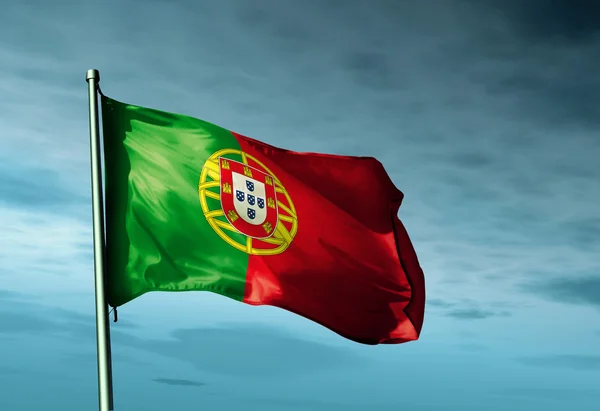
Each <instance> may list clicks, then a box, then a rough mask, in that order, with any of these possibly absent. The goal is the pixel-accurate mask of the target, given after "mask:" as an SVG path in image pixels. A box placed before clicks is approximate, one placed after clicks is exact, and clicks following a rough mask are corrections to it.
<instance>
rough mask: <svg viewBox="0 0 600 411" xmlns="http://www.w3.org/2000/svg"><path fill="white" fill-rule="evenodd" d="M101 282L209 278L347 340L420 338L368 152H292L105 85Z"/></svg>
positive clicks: (118, 298) (418, 289)
mask: <svg viewBox="0 0 600 411" xmlns="http://www.w3.org/2000/svg"><path fill="white" fill-rule="evenodd" d="M102 124H103V135H104V158H105V160H104V164H105V167H104V168H105V187H106V188H105V197H106V205H105V213H106V275H107V285H106V287H107V288H106V292H107V297H108V302H109V304H110V305H111V306H112V307H118V306H121V305H123V304H125V303H127V302H129V301H131V300H133V299H134V298H136V297H139V296H141V295H142V294H144V293H146V292H149V291H211V292H214V293H218V294H221V295H224V296H227V297H230V298H232V299H234V300H238V301H242V302H244V303H247V304H251V305H271V306H276V307H280V308H283V309H286V310H289V311H291V312H294V313H296V314H298V315H301V316H304V317H305V318H308V319H310V320H312V321H315V322H317V323H319V324H321V325H323V326H325V327H327V328H329V329H330V330H332V331H334V332H336V333H338V334H339V335H341V336H343V337H345V338H348V339H350V340H353V341H356V342H360V343H365V344H379V343H402V342H406V341H411V340H416V339H417V338H418V337H419V333H420V331H421V325H422V323H423V312H424V306H425V284H424V278H423V272H422V270H421V268H420V266H419V262H418V260H417V257H416V255H415V251H414V249H413V246H412V244H411V242H410V240H409V237H408V235H407V233H406V231H405V229H404V227H403V225H402V223H401V222H400V220H399V219H398V217H397V212H398V208H399V206H400V203H401V201H402V198H403V194H402V193H401V192H400V191H399V190H398V189H397V188H396V187H395V186H394V185H393V183H392V181H391V180H390V178H389V177H388V175H387V173H386V172H385V170H384V168H383V166H382V165H381V163H379V162H378V161H377V160H375V159H374V158H370V157H346V156H335V155H326V154H311V153H297V152H293V151H288V150H283V149H280V148H276V147H273V146H270V145H268V144H264V143H261V142H259V141H256V140H253V139H250V138H248V137H244V136H242V135H240V134H237V133H234V132H232V131H229V130H226V129H223V128H221V127H218V126H216V125H213V124H210V123H207V122H205V121H202V120H198V119H195V118H191V117H188V116H183V115H179V114H172V113H166V112H161V111H157V110H152V109H148V108H143V107H138V106H133V105H129V104H124V103H120V102H118V101H115V100H113V99H110V98H108V97H106V96H102Z"/></svg>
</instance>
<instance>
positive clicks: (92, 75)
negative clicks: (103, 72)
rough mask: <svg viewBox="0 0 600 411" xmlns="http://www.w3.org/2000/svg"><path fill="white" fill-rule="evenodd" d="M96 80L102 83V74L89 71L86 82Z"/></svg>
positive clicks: (94, 70)
mask: <svg viewBox="0 0 600 411" xmlns="http://www.w3.org/2000/svg"><path fill="white" fill-rule="evenodd" d="M90 80H96V82H97V83H99V82H100V72H99V71H98V70H96V69H89V70H88V71H87V73H86V74H85V81H90Z"/></svg>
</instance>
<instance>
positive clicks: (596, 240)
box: [558, 217, 600, 248]
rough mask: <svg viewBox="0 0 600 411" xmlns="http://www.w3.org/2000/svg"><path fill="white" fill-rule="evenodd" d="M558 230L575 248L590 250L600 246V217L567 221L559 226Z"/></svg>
mask: <svg viewBox="0 0 600 411" xmlns="http://www.w3.org/2000/svg"><path fill="white" fill-rule="evenodd" d="M558 229H559V230H560V231H561V232H563V233H564V234H563V235H566V236H568V238H569V240H570V241H569V242H570V243H571V244H573V245H574V246H576V247H586V248H591V247H595V246H597V245H600V217H594V218H586V219H577V220H572V221H568V222H565V223H562V224H560V225H559V226H558Z"/></svg>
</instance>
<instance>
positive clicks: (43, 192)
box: [0, 158, 89, 211]
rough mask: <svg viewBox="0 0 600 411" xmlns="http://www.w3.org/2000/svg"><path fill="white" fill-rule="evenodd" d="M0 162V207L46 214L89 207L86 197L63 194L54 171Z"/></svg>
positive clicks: (61, 185) (62, 187)
mask: <svg viewBox="0 0 600 411" xmlns="http://www.w3.org/2000/svg"><path fill="white" fill-rule="evenodd" d="M0 160H3V161H1V162H0V202H1V203H4V205H8V206H14V207H16V208H20V209H31V210H40V209H43V210H46V211H52V210H59V211H62V209H64V208H65V207H68V206H72V205H73V204H79V206H80V207H89V206H88V204H87V203H86V202H85V200H87V197H82V196H81V195H80V193H78V192H72V191H69V190H67V189H66V188H65V187H64V185H63V184H62V183H61V181H60V178H59V176H58V175H57V173H56V171H55V170H53V169H44V168H40V167H33V166H29V167H23V166H21V165H19V164H15V163H14V161H12V162H9V161H6V159H1V158H0Z"/></svg>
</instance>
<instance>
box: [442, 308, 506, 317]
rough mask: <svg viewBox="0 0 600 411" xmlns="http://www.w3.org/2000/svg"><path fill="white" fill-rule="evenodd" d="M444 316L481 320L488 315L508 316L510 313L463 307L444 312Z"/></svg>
mask: <svg viewBox="0 0 600 411" xmlns="http://www.w3.org/2000/svg"><path fill="white" fill-rule="evenodd" d="M446 316H447V317H452V318H456V319H458V320H483V319H486V318H490V317H508V316H510V313H509V312H507V311H487V310H482V309H479V308H463V309H455V310H451V311H449V312H447V313H446Z"/></svg>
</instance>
